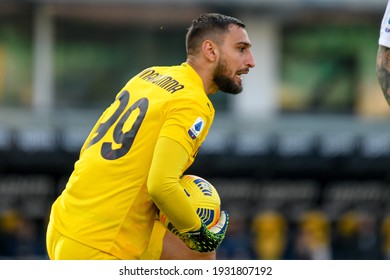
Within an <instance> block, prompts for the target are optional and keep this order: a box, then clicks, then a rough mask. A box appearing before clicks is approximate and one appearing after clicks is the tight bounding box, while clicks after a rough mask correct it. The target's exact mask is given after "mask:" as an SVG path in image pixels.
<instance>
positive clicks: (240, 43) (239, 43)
mask: <svg viewBox="0 0 390 280" xmlns="http://www.w3.org/2000/svg"><path fill="white" fill-rule="evenodd" d="M237 45H244V46H246V47H247V48H250V47H252V44H251V43H248V42H238V43H237Z"/></svg>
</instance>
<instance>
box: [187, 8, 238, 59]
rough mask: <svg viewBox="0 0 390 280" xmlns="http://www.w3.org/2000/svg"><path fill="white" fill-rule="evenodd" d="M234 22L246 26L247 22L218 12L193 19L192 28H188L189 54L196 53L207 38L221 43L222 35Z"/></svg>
mask: <svg viewBox="0 0 390 280" xmlns="http://www.w3.org/2000/svg"><path fill="white" fill-rule="evenodd" d="M232 24H233V25H237V26H239V27H242V28H245V24H244V23H242V22H241V21H240V20H238V19H236V18H234V17H230V16H225V15H222V14H217V13H208V14H201V15H200V16H199V17H198V18H196V19H194V20H193V21H192V24H191V26H190V28H188V32H187V35H186V51H187V55H189V54H193V53H196V51H197V49H198V48H199V46H200V45H201V44H202V42H203V41H204V40H206V39H211V40H214V41H216V42H217V43H221V40H222V37H221V35H223V34H225V33H226V32H227V31H228V30H229V27H230V25H232Z"/></svg>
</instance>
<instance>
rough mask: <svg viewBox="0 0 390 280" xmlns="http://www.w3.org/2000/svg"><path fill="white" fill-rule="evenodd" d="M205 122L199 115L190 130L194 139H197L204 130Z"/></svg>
mask: <svg viewBox="0 0 390 280" xmlns="http://www.w3.org/2000/svg"><path fill="white" fill-rule="evenodd" d="M204 124H205V122H204V120H203V119H202V118H201V117H198V118H197V119H196V121H195V122H194V124H193V125H192V126H191V128H190V129H189V130H188V135H189V136H190V137H191V138H192V139H196V137H198V135H199V134H200V133H201V132H202V129H203V127H204Z"/></svg>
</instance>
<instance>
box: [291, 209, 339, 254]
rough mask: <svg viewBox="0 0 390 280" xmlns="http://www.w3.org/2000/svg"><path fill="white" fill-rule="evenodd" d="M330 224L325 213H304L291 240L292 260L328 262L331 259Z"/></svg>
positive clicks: (315, 211)
mask: <svg viewBox="0 0 390 280" xmlns="http://www.w3.org/2000/svg"><path fill="white" fill-rule="evenodd" d="M330 230H331V228H330V223H329V220H328V217H327V216H326V215H325V213H323V212H321V211H317V210H313V211H309V212H305V213H304V214H303V215H302V217H301V218H300V220H299V223H298V229H297V235H296V236H295V238H294V239H293V241H294V242H293V244H292V246H293V249H292V250H293V252H292V255H293V258H294V259H301V260H328V259H331V258H332V250H331V245H330V244H331V236H330Z"/></svg>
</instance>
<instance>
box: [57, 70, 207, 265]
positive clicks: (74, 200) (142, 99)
mask: <svg viewBox="0 0 390 280" xmlns="http://www.w3.org/2000/svg"><path fill="white" fill-rule="evenodd" d="M214 113H215V111H214V107H213V105H212V103H211V101H210V100H209V98H208V96H207V95H206V93H205V92H204V88H203V83H202V80H201V78H200V77H199V76H198V74H197V73H196V72H195V70H194V69H193V68H192V67H191V66H190V65H188V64H186V63H183V64H182V65H178V66H170V67H151V68H148V69H146V70H144V71H142V72H141V73H139V74H138V75H136V76H135V77H134V78H132V79H131V80H130V81H129V82H128V83H127V84H126V85H125V87H124V88H123V89H122V90H121V91H120V92H119V93H118V95H117V96H116V99H115V101H114V102H113V103H112V104H111V106H110V107H108V108H107V109H106V110H105V112H104V113H103V114H102V116H101V117H100V119H99V120H98V122H97V123H96V125H95V126H94V128H93V129H92V131H91V133H90V134H89V136H88V138H87V139H86V141H85V143H84V145H83V147H82V149H81V152H80V157H79V160H78V161H77V162H76V163H75V167H74V171H73V173H72V174H71V176H70V178H69V181H68V183H67V185H66V188H65V190H64V191H63V192H62V194H61V195H60V196H59V197H58V198H57V200H56V201H55V202H54V204H53V206H52V211H51V221H52V223H53V225H54V227H55V228H56V229H57V230H58V231H59V232H60V233H61V234H63V235H65V236H67V237H68V238H71V239H74V240H76V241H78V242H81V243H83V244H86V245H88V246H90V247H93V248H97V249H99V250H102V251H104V252H108V253H110V254H112V255H114V256H116V257H118V258H120V259H135V258H138V257H139V255H140V254H141V253H142V252H143V251H144V250H145V248H146V246H147V245H148V242H149V238H150V235H151V230H152V228H153V224H154V220H155V218H156V211H157V209H156V206H155V205H154V203H153V201H152V200H151V198H150V195H149V194H148V190H147V185H146V182H147V179H148V172H149V168H150V165H151V160H152V157H153V152H154V146H155V144H156V141H157V139H158V137H168V138H171V139H173V140H175V141H177V142H178V143H180V144H181V145H182V146H183V147H184V148H185V149H186V150H187V152H188V154H189V160H188V162H187V164H186V167H185V169H187V168H188V167H189V166H190V165H191V164H192V162H193V160H194V158H195V156H196V154H197V151H198V149H199V147H200V145H201V144H202V142H203V141H204V140H205V137H206V135H207V133H208V131H209V128H210V126H211V124H212V121H213V119H214ZM161 168H164V166H161Z"/></svg>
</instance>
